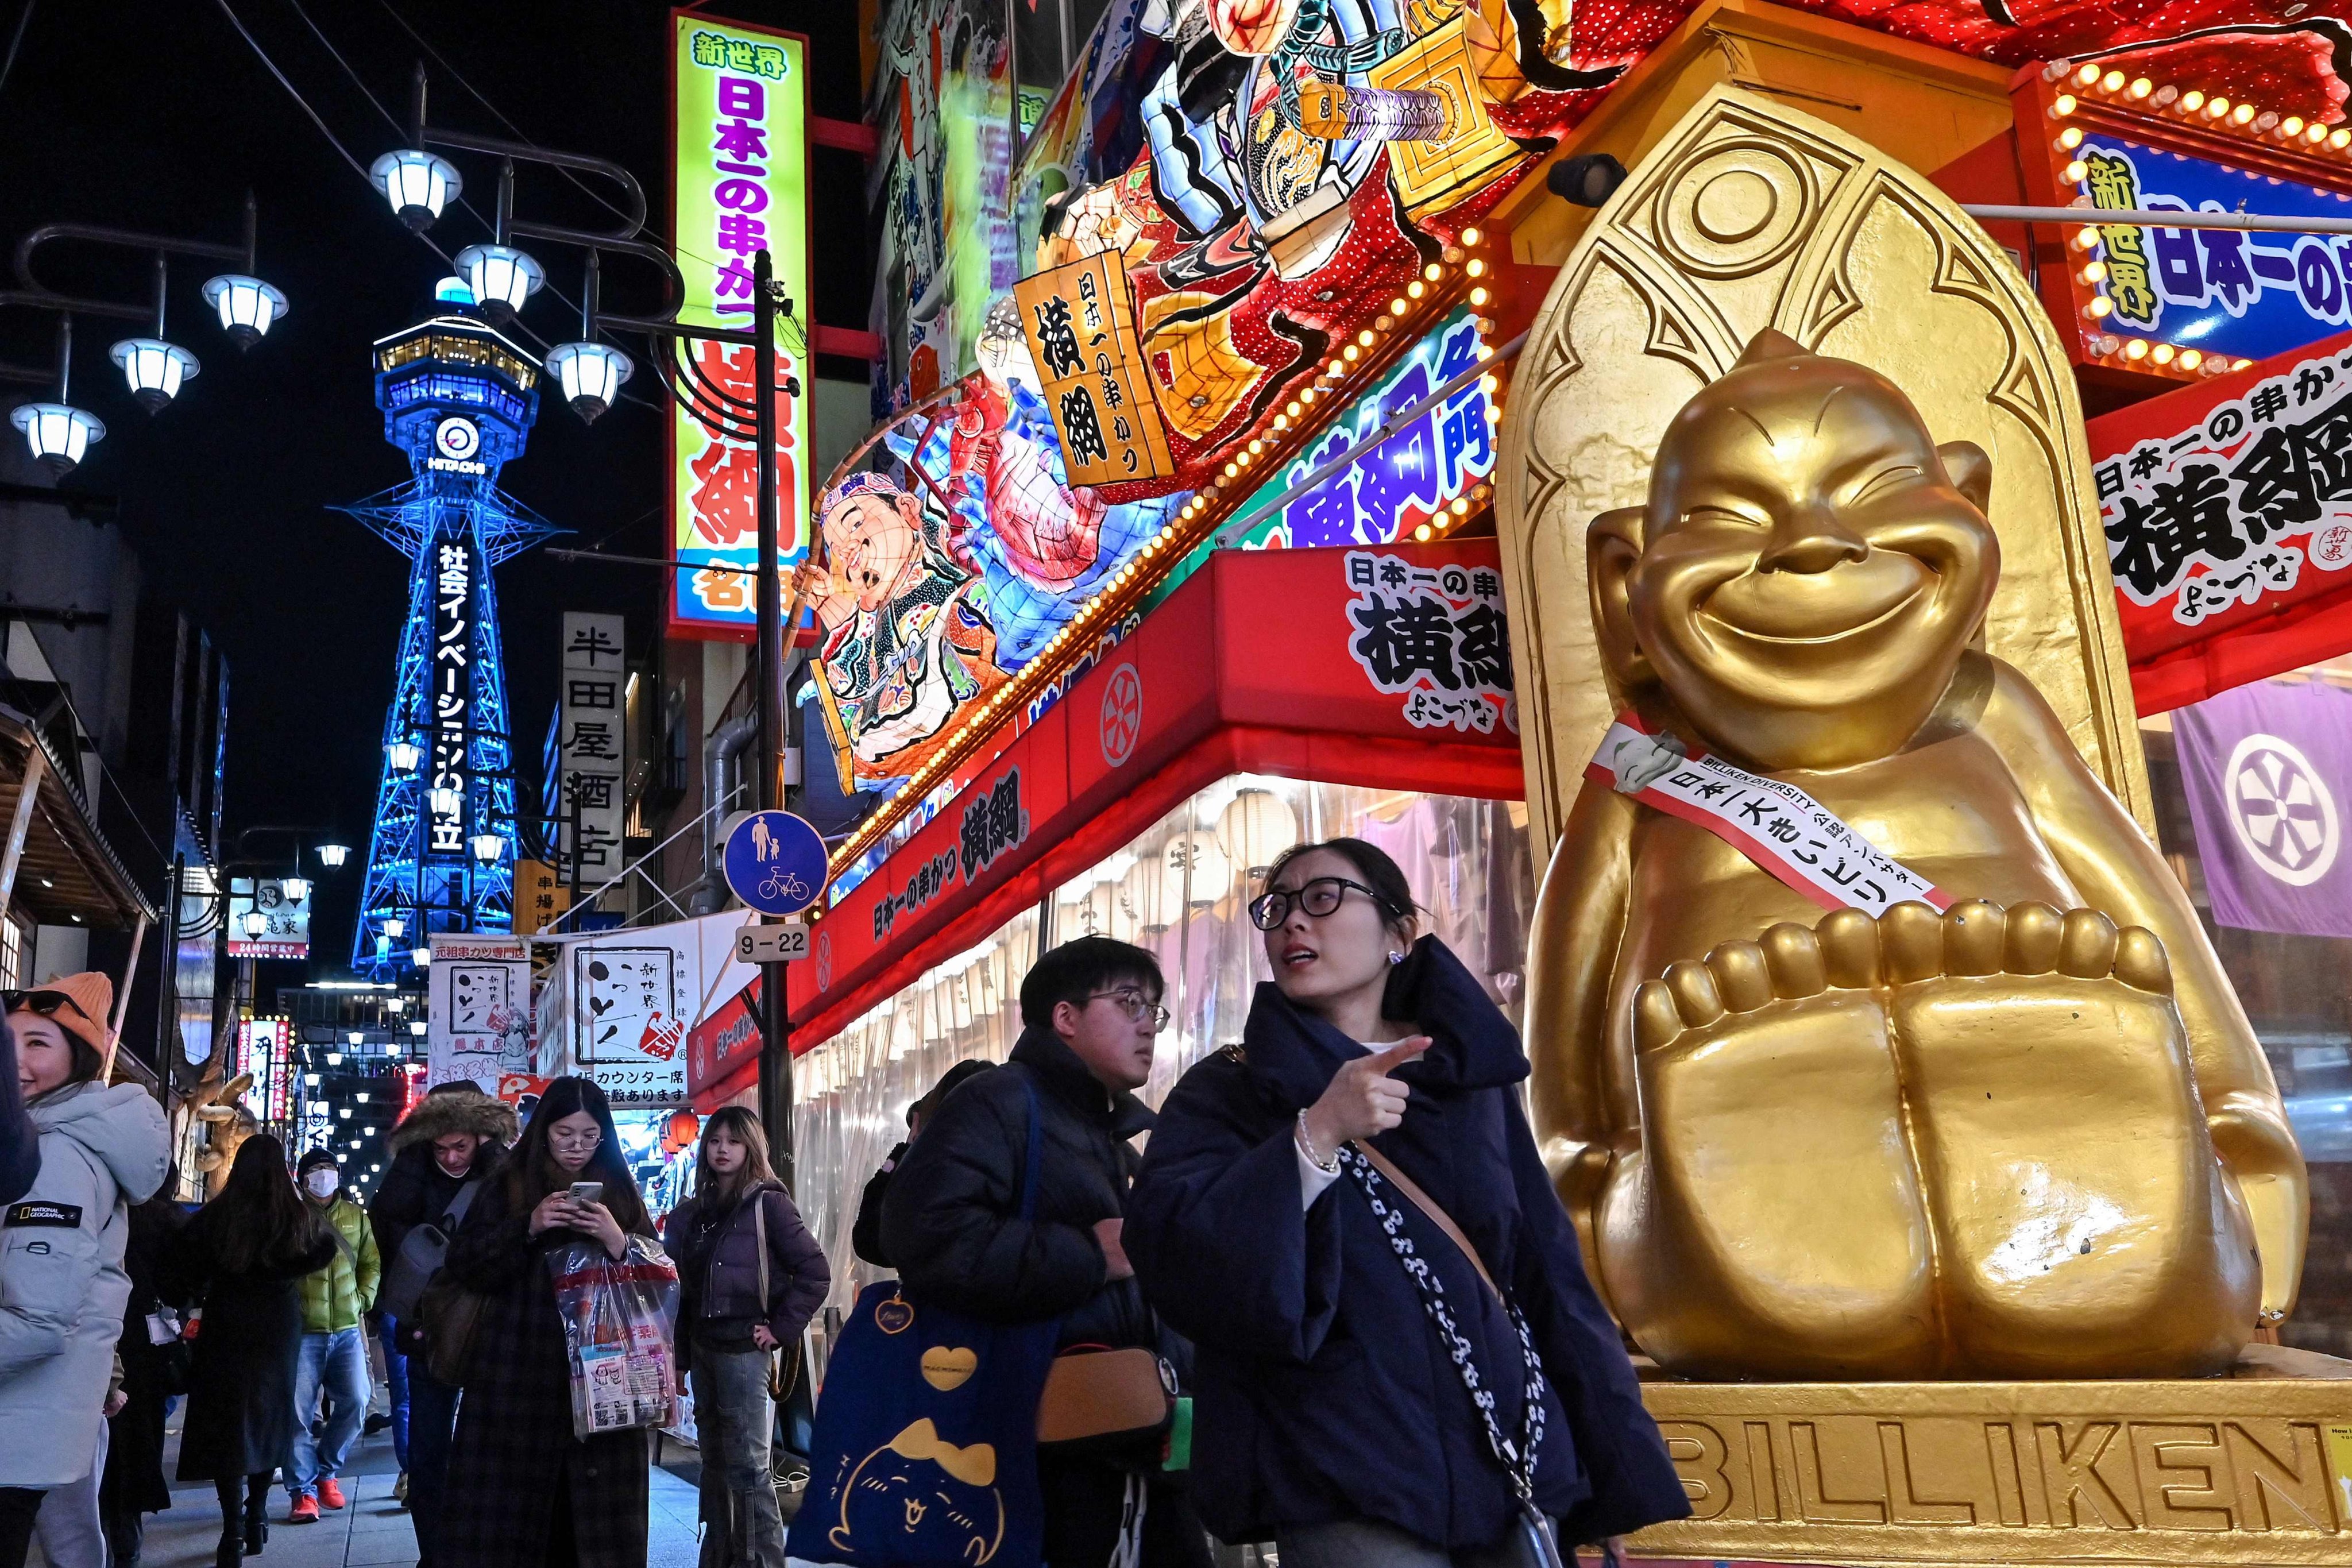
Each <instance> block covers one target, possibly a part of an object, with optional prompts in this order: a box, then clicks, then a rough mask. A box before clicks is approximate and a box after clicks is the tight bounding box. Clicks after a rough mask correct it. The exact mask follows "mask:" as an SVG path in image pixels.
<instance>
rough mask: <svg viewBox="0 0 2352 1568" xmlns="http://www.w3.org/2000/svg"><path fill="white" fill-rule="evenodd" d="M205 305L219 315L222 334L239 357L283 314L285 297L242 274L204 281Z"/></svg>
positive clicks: (257, 280)
mask: <svg viewBox="0 0 2352 1568" xmlns="http://www.w3.org/2000/svg"><path fill="white" fill-rule="evenodd" d="M205 304H207V305H210V306H211V307H212V308H213V309H214V310H217V311H219V312H220V324H221V331H225V332H226V333H227V334H228V341H229V342H233V343H235V344H236V347H237V352H238V353H244V352H245V351H246V350H247V349H249V348H251V347H252V346H253V345H254V344H256V343H257V342H260V341H261V339H262V335H263V334H264V333H266V332H268V331H269V325H270V323H271V322H273V321H277V320H278V317H280V316H282V315H284V314H285V313H286V296H285V295H283V294H281V293H279V292H278V290H277V289H273V288H271V287H270V286H269V285H268V284H267V283H264V282H263V281H262V280H261V279H258V278H249V277H247V276H246V275H245V274H244V273H242V272H224V273H222V274H221V275H220V276H219V277H217V278H213V279H206V280H205Z"/></svg>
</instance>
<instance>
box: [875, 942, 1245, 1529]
mask: <svg viewBox="0 0 2352 1568" xmlns="http://www.w3.org/2000/svg"><path fill="white" fill-rule="evenodd" d="M1163 990H1164V986H1163V984H1162V982H1161V980H1160V964H1159V962H1158V961H1157V960H1156V959H1154V958H1153V957H1152V956H1151V954H1150V953H1149V952H1145V951H1144V950H1143V949H1141V948H1139V947H1132V946H1129V944H1128V943H1126V942H1113V941H1111V940H1110V939H1108V937H1082V938H1080V939H1079V940H1077V941H1076V942H1066V943H1065V944H1063V945H1062V946H1060V947H1057V948H1054V949H1052V950H1051V951H1049V952H1046V953H1045V955H1044V956H1043V957H1041V958H1040V959H1038V961H1037V963H1036V964H1035V966H1034V967H1033V968H1032V969H1031V970H1030V971H1029V973H1028V975H1027V977H1026V978H1024V980H1023V981H1022V983H1021V1022H1022V1026H1023V1027H1022V1031H1021V1038H1020V1040H1019V1041H1018V1042H1017V1043H1015V1044H1014V1046H1013V1053H1012V1056H1011V1057H1010V1058H1009V1059H1008V1065H1006V1066H1005V1067H1003V1068H997V1069H995V1070H992V1071H989V1072H983V1073H981V1074H979V1075H977V1076H975V1077H973V1078H972V1079H970V1080H969V1081H967V1082H966V1083H964V1084H963V1085H962V1086H961V1088H959V1089H956V1090H955V1092H954V1093H952V1094H950V1095H949V1096H948V1097H947V1099H946V1100H945V1101H944V1102H942V1103H941V1104H940V1106H939V1108H938V1109H937V1110H935V1111H933V1112H932V1113H931V1115H930V1118H929V1121H926V1122H925V1124H924V1129H923V1135H922V1136H921V1137H920V1138H918V1139H916V1140H915V1141H914V1142H912V1143H911V1144H909V1145H908V1150H907V1157H906V1159H905V1160H904V1161H902V1162H901V1163H899V1165H898V1170H897V1171H896V1172H895V1173H893V1174H892V1176H891V1179H890V1187H889V1193H888V1195H887V1197H886V1198H885V1199H884V1200H883V1205H882V1236H883V1240H884V1242H885V1244H886V1246H887V1249H888V1253H889V1257H890V1258H891V1260H892V1261H893V1262H894V1263H896V1264H897V1265H898V1272H899V1278H900V1279H902V1280H903V1281H904V1283H905V1286H906V1289H907V1294H908V1298H909V1299H910V1300H916V1301H918V1302H919V1301H923V1300H930V1301H935V1302H937V1303H938V1304H940V1306H942V1307H945V1308H948V1309H950V1310H954V1311H961V1312H968V1313H971V1315H972V1316H974V1317H978V1318H985V1319H989V1320H991V1321H997V1322H1014V1323H1018V1322H1037V1321H1045V1320H1057V1321H1059V1322H1060V1324H1061V1329H1060V1333H1059V1342H1060V1344H1061V1345H1062V1346H1063V1347H1064V1348H1068V1347H1073V1346H1085V1347H1087V1348H1088V1349H1107V1350H1116V1349H1124V1348H1128V1347H1134V1346H1140V1347H1144V1348H1148V1349H1152V1350H1160V1349H1161V1348H1162V1342H1161V1334H1160V1325H1159V1322H1158V1320H1157V1319H1156V1318H1155V1317H1154V1316H1153V1314H1152V1311H1151V1309H1150V1307H1149V1306H1147V1305H1146V1304H1145V1303H1144V1300H1143V1294H1142V1291H1141V1290H1140V1289H1139V1288H1138V1287H1137V1285H1136V1282H1135V1270H1134V1269H1133V1268H1129V1265H1128V1261H1127V1254H1126V1252H1125V1251H1124V1250H1123V1249H1122V1248H1121V1247H1120V1232H1121V1228H1122V1226H1123V1225H1124V1223H1125V1215H1126V1205H1127V1190H1128V1186H1129V1183H1130V1182H1131V1181H1132V1179H1133V1177H1134V1173H1135V1168H1136V1166H1137V1165H1138V1164H1139V1163H1140V1156H1139V1154H1138V1152H1136V1149H1135V1146H1134V1145H1133V1144H1132V1143H1131V1142H1129V1140H1130V1139H1132V1138H1133V1137H1134V1136H1135V1135H1136V1134H1137V1133H1139V1132H1141V1131H1145V1130H1146V1129H1148V1128H1149V1127H1150V1125H1151V1122H1152V1115H1151V1112H1150V1110H1146V1109H1145V1108H1144V1106H1143V1103H1142V1101H1140V1100H1137V1099H1136V1098H1135V1090H1137V1089H1140V1088H1142V1087H1143V1085H1144V1084H1145V1082H1146V1081H1148V1080H1149V1079H1150V1076H1151V1058H1152V1052H1153V1049H1154V1047H1156V1046H1157V1044H1158V1040H1159V1036H1160V1030H1162V1029H1163V1028H1165V1027H1166V1026H1167V1024H1168V1009H1167V1008H1165V1007H1163V1006H1162V1005H1160V996H1161V994H1162V992H1163ZM1033 1108H1034V1110H1033ZM1033 1114H1034V1116H1035V1117H1036V1118H1037V1121H1038V1133H1039V1139H1038V1151H1039V1160H1038V1169H1037V1172H1036V1175H1035V1181H1036V1199H1035V1205H1034V1212H1033V1213H1032V1214H1031V1215H1028V1216H1026V1217H1024V1215H1023V1213H1022V1206H1023V1205H1022V1199H1023V1187H1024V1181H1025V1179H1026V1178H1027V1175H1028V1173H1027V1171H1026V1170H1025V1169H1024V1167H1025V1165H1026V1163H1027V1150H1028V1143H1029V1129H1030V1118H1031V1116H1032V1115H1033ZM1136 1447H1137V1448H1138V1450H1139V1451H1137V1452H1134V1453H1117V1452H1112V1453H1105V1452H1102V1451H1099V1450H1098V1449H1095V1448H1093V1447H1089V1449H1088V1451H1087V1452H1086V1453H1084V1454H1070V1453H1066V1452H1064V1451H1061V1450H1059V1449H1056V1448H1053V1447H1046V1448H1043V1449H1041V1450H1040V1451H1039V1453H1038V1458H1037V1479H1038V1481H1039V1484H1040V1487H1041V1489H1043V1491H1044V1493H1045V1561H1046V1562H1047V1563H1052V1564H1053V1565H1054V1568H1107V1565H1108V1564H1109V1563H1112V1562H1113V1561H1114V1560H1116V1561H1117V1562H1118V1563H1120V1564H1121V1565H1122V1568H1162V1565H1174V1564H1183V1565H1187V1568H1193V1565H1197V1568H1206V1565H1207V1563H1208V1562H1209V1555H1208V1538H1207V1536H1206V1535H1205V1534H1204V1533H1203V1532H1202V1528H1201V1524H1200V1521H1199V1520H1198V1518H1197V1517H1196V1516H1195V1514H1194V1513H1193V1510H1192V1503H1191V1501H1190V1500H1189V1499H1187V1498H1186V1497H1185V1496H1184V1494H1183V1492H1182V1491H1181V1489H1180V1488H1179V1487H1177V1486H1176V1485H1174V1484H1173V1483H1172V1482H1171V1479H1170V1478H1169V1477H1168V1475H1167V1474H1166V1472H1163V1471H1162V1470H1160V1468H1159V1465H1160V1437H1159V1436H1158V1435H1156V1434H1154V1435H1151V1436H1149V1437H1148V1438H1145V1439H1142V1440H1139V1442H1138V1443H1137V1444H1136Z"/></svg>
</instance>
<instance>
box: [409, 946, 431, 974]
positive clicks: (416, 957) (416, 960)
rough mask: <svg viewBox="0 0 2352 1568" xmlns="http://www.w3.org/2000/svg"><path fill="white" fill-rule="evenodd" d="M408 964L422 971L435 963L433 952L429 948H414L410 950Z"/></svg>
mask: <svg viewBox="0 0 2352 1568" xmlns="http://www.w3.org/2000/svg"><path fill="white" fill-rule="evenodd" d="M408 962H409V963H413V964H415V965H416V967H417V968H419V969H422V968H424V967H425V965H426V964H428V963H432V962H433V950H432V949H431V948H429V947H412V948H410V949H409V950H408Z"/></svg>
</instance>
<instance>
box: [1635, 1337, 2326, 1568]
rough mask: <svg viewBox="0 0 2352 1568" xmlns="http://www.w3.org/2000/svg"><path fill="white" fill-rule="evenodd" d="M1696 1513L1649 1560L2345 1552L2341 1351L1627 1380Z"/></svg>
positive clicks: (2259, 1349) (2220, 1556)
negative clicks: (2191, 1363)
mask: <svg viewBox="0 0 2352 1568" xmlns="http://www.w3.org/2000/svg"><path fill="white" fill-rule="evenodd" d="M1643 1397H1644V1398H1645V1400H1646V1401H1647V1402H1648V1405H1649V1407H1650V1413H1651V1414H1652V1415H1654V1416H1656V1417H1657V1420H1658V1427H1659V1430H1660V1431H1661V1432H1662V1433H1664V1436H1665V1439H1666V1444H1667V1447H1668V1450H1669V1452H1670V1453H1671V1454H1672V1455H1673V1457H1674V1460H1675V1469H1676V1470H1677V1471H1679V1472H1680V1473H1681V1476H1682V1479H1683V1485H1684V1486H1685V1489H1687V1490H1688V1491H1689V1492H1690V1496H1691V1506H1692V1509H1693V1510H1694V1511H1693V1514H1692V1517H1691V1518H1689V1519H1687V1520H1685V1521H1680V1522H1678V1523H1675V1524H1670V1525H1661V1526H1659V1527H1657V1528H1655V1529H1652V1530H1648V1531H1643V1533H1642V1534H1640V1535H1639V1536H1637V1537H1635V1538H1634V1541H1633V1551H1634V1552H1635V1553H1636V1554H1637V1555H1639V1556H1642V1557H1649V1558H1696V1559H1708V1560H1717V1561H1719V1560H1722V1559H1727V1558H1729V1559H1746V1560H1748V1561H1753V1562H1759V1563H1842V1564H1843V1563H1903V1564H1911V1565H1923V1564H1959V1563H1969V1564H1983V1563H2015V1564H2028V1563H2032V1564H2043V1563H2049V1564H2091V1563H2096V1564H2099V1565H2100V1568H2119V1565H2121V1564H2127V1563H2184V1564H2187V1563H2193V1564H2197V1565H2199V1568H2218V1565H2221V1564H2230V1563H2246V1564H2255V1563H2262V1564H2273V1563H2275V1564H2303V1563H2352V1362H2344V1361H2337V1360H2336V1359H2334V1358H2332V1357H2328V1356H2318V1355H2312V1354H2309V1353H2308V1352H2297V1351H2284V1350H2278V1349H2273V1348H2271V1347H2267V1346H2260V1345H2257V1346H2252V1347H2249V1350H2248V1352H2247V1355H2246V1357H2245V1359H2244V1360H2242V1362H2241V1363H2240V1365H2239V1368H2238V1372H2237V1374H2236V1375H2234V1376H2231V1377H2226V1378H2210V1379H2204V1380H2200V1381H2195V1382H2144V1383H2142V1382H2116V1383H1887V1384H1851V1383H1849V1384H1785V1383H1784V1384H1721V1383H1718V1384H1701V1383H1680V1382H1673V1381H1659V1382H1653V1383H1647V1384H1643Z"/></svg>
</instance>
